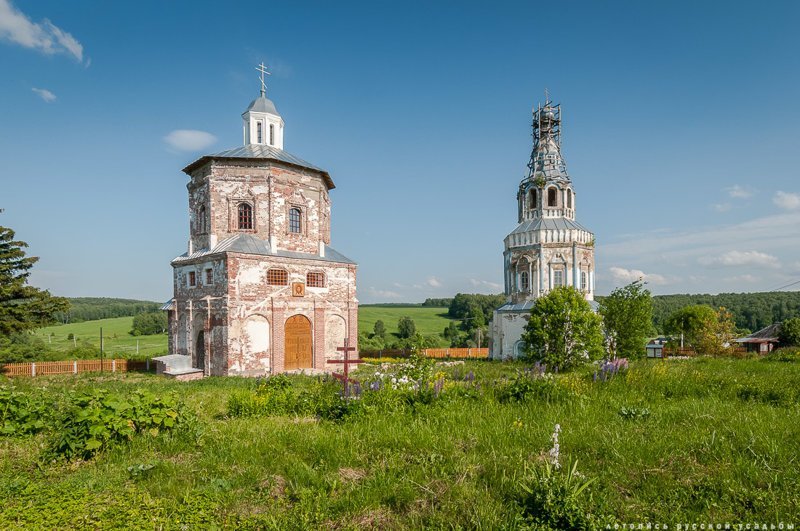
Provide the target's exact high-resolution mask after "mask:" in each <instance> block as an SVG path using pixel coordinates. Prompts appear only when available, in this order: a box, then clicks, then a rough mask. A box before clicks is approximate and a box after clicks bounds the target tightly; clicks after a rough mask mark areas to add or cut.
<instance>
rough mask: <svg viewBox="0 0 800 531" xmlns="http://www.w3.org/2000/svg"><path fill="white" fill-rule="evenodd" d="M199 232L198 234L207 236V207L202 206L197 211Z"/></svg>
mask: <svg viewBox="0 0 800 531" xmlns="http://www.w3.org/2000/svg"><path fill="white" fill-rule="evenodd" d="M197 232H198V234H205V233H206V232H207V229H206V207H204V206H202V205H201V206H200V208H199V209H198V210H197Z"/></svg>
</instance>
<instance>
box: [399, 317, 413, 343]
mask: <svg viewBox="0 0 800 531" xmlns="http://www.w3.org/2000/svg"><path fill="white" fill-rule="evenodd" d="M397 332H398V335H399V336H400V337H401V338H403V339H408V338H410V337H414V335H415V334H416V333H417V325H416V324H415V323H414V319H412V318H411V317H401V318H400V320H399V321H397Z"/></svg>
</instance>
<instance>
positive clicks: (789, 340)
mask: <svg viewBox="0 0 800 531" xmlns="http://www.w3.org/2000/svg"><path fill="white" fill-rule="evenodd" d="M779 339H780V341H781V345H784V346H787V347H800V317H793V318H791V319H786V320H785V321H784V322H783V323H781V332H780V336H779Z"/></svg>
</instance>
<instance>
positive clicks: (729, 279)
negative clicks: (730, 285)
mask: <svg viewBox="0 0 800 531" xmlns="http://www.w3.org/2000/svg"><path fill="white" fill-rule="evenodd" d="M724 280H725V281H726V282H736V283H742V282H746V283H748V284H752V283H753V282H758V281H759V280H760V279H759V278H758V277H757V276H755V275H751V274H749V273H748V274H744V275H736V276H734V277H727V278H725V279H724Z"/></svg>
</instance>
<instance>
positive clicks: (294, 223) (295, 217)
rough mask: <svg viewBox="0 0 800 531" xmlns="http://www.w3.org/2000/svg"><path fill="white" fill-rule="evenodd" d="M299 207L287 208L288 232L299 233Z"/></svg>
mask: <svg viewBox="0 0 800 531" xmlns="http://www.w3.org/2000/svg"><path fill="white" fill-rule="evenodd" d="M300 217H301V216H300V209H299V208H296V207H293V208H290V209H289V232H294V233H295V234H300V229H301V223H300Z"/></svg>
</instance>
